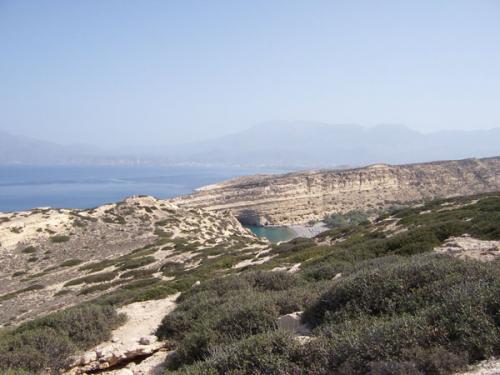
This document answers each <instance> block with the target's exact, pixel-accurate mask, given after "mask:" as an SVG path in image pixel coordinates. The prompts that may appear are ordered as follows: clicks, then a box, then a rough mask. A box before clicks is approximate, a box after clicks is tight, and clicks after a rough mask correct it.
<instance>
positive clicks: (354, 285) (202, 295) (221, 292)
mask: <svg viewBox="0 0 500 375" xmlns="http://www.w3.org/2000/svg"><path fill="white" fill-rule="evenodd" d="M39 215H41V216H39ZM227 215H228V214H227V213H226V214H222V213H221V214H219V213H209V212H206V211H203V210H187V209H185V208H179V207H177V206H175V205H173V204H172V203H170V202H165V201H157V200H155V199H153V198H150V197H140V198H132V199H129V200H127V201H125V202H122V203H119V204H114V205H109V206H105V207H100V208H97V209H95V210H88V211H70V212H66V211H45V212H39V211H33V212H26V213H17V214H9V216H5V215H4V216H2V219H0V220H1V221H2V223H1V224H0V226H1V228H2V230H3V231H2V232H0V239H1V242H2V259H1V260H0V262H1V263H2V266H3V267H2V270H3V273H2V287H3V288H4V289H3V294H1V295H0V299H1V303H2V321H3V322H4V323H6V322H7V320H10V321H11V323H13V324H14V326H13V327H8V326H6V327H5V328H4V329H3V330H2V331H0V368H3V369H4V370H5V371H7V369H10V370H12V371H17V372H11V373H15V374H21V373H22V374H24V373H28V372H20V370H19V369H21V368H23V369H24V370H26V371H32V372H34V373H40V372H43V371H42V370H43V369H45V368H51V371H52V372H54V373H56V372H57V371H56V369H57V368H66V369H67V371H68V373H71V374H77V373H82V372H83V373H88V372H94V371H99V372H100V373H103V374H115V375H119V374H129V375H130V374H136V375H138V374H156V373H161V372H162V371H165V372H164V374H165V375H166V374H171V373H179V374H269V373H273V374H283V375H284V374H304V373H308V374H325V375H326V374H331V373H339V374H366V373H370V374H401V373H405V374H438V373H439V374H451V373H454V372H456V371H460V370H462V369H466V368H467V366H468V365H469V364H476V363H478V362H480V361H482V360H486V359H488V358H490V357H492V356H495V355H499V354H500V321H499V320H498V316H499V315H498V314H499V311H500V310H499V309H500V305H499V304H498V301H500V289H499V286H500V273H499V270H500V268H499V265H500V263H499V262H500V194H499V193H488V194H483V195H477V196H471V197H455V198H450V199H444V200H435V201H431V202H429V203H427V204H425V205H422V204H418V205H415V206H412V207H407V208H404V209H400V210H397V211H386V212H385V213H383V214H381V215H380V216H378V217H377V218H375V219H373V220H372V221H365V222H363V223H361V224H359V225H355V226H349V225H347V226H339V227H337V228H334V229H331V230H330V231H327V232H325V233H322V234H321V235H319V236H317V237H315V238H313V239H296V240H293V241H291V242H288V243H283V244H280V245H270V244H267V243H265V242H261V241H258V240H257V239H256V238H254V237H253V236H252V235H250V234H249V233H248V232H247V231H246V230H244V229H243V228H241V226H239V224H238V223H237V222H236V221H235V220H234V218H233V219H231V216H227ZM80 221H82V223H80ZM77 223H78V224H77ZM53 232H54V233H53ZM85 233H87V234H85ZM12 236H21V237H19V238H18V239H19V241H17V242H16V241H15V240H13V239H12ZM79 239H80V240H81V242H80V240H79ZM92 241H94V242H92ZM134 241H135V242H134ZM28 243H31V244H32V245H31V246H33V248H30V247H29V246H27V245H28ZM114 245H115V246H116V247H114ZM127 246H128V247H127ZM76 252H77V253H78V256H79V257H80V258H79V259H78V260H76V259H75V255H76ZM32 257H36V258H37V259H35V260H31V261H30V260H29V259H30V258H32ZM19 270H23V271H19ZM20 272H21V273H20ZM22 272H27V273H22ZM49 275H50V276H49ZM35 285H38V286H37V287H34V286H35ZM6 286H7V287H6ZM19 288H21V289H19ZM36 289H39V290H36ZM179 292H180V293H181V294H180V296H179V294H178V293H179ZM39 293H40V295H41V297H40V296H39V295H38V294H39ZM66 298H67V299H66ZM141 301H144V302H141ZM71 305H74V306H73V307H70V308H68V306H71ZM60 309H63V310H62V311H59V312H55V313H50V314H49V315H47V316H45V317H40V315H42V316H43V315H45V314H47V313H48V312H49V311H50V310H60ZM172 310H173V311H172ZM162 312H163V316H164V319H163V322H161V324H160V326H159V327H158V329H157V330H156V332H155V331H154V329H155V325H156V324H158V323H159V322H160V321H159V320H157V319H158V318H157V317H158V314H162ZM125 316H126V317H127V318H128V321H125V319H124V317H125ZM161 316H162V315H160V318H161ZM23 320H28V322H24V323H21V324H19V322H20V321H23ZM141 327H142V328H141ZM151 329H153V332H155V333H156V336H151V335H150V332H151V331H150V330H151ZM134 332H136V333H134ZM134 334H135V335H136V336H134ZM131 335H132V336H131ZM137 335H140V336H137ZM143 335H146V336H144V337H143ZM147 335H149V336H147ZM129 345H130V346H129ZM74 354H78V355H77V356H76V357H75V356H72V355H74ZM488 363H489V362H488ZM165 367H166V368H167V369H166V370H163V369H164V368H165ZM145 368H146V370H145ZM153 368H154V369H155V370H153ZM144 371H146V372H144Z"/></svg>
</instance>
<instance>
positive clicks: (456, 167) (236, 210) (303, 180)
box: [174, 157, 500, 225]
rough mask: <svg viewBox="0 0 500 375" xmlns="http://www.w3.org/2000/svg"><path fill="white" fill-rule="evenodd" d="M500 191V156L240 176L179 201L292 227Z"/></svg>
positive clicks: (242, 218)
mask: <svg viewBox="0 0 500 375" xmlns="http://www.w3.org/2000/svg"><path fill="white" fill-rule="evenodd" d="M497 190H500V157H495V158H487V159H466V160H458V161H443V162H433V163H423V164H409V165H383V164H377V165H371V166H368V167H364V168H357V169H350V170H322V171H306V172H298V173H289V174H285V175H274V176H273V175H256V176H249V177H241V178H236V179H233V180H229V181H226V182H222V183H220V184H215V185H210V186H207V187H204V188H201V189H199V190H198V191H197V192H196V193H194V194H192V195H189V196H185V197H180V198H176V199H174V202H175V203H177V204H179V205H180V206H183V207H189V208H206V209H208V210H211V211H225V210H230V211H231V212H232V213H233V214H235V215H236V216H237V217H238V218H239V219H240V221H242V222H244V223H248V224H256V225H267V224H274V225H289V224H298V223H305V222H308V221H310V220H318V219H322V218H323V217H324V216H325V215H326V214H330V213H334V212H339V213H343V212H347V211H350V210H367V209H371V208H384V207H388V206H391V205H394V204H396V203H405V202H412V201H419V200H422V199H432V198H438V197H453V196H461V195H471V194H477V193H483V192H491V191H497Z"/></svg>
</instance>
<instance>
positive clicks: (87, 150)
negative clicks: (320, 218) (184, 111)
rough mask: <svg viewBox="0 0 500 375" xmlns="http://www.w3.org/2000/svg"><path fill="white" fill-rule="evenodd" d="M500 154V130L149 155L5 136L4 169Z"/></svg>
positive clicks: (278, 142) (332, 138)
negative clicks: (9, 166)
mask: <svg viewBox="0 0 500 375" xmlns="http://www.w3.org/2000/svg"><path fill="white" fill-rule="evenodd" d="M496 155H500V128H494V129H489V130H471V131H458V130H450V131H438V132H434V133H429V134H423V133H420V132H417V131H415V130H412V129H409V128H407V127H405V126H401V125H378V126H375V127H371V128H367V127H362V126H358V125H328V124H323V123H315V122H273V123H265V124H260V125H257V126H254V127H252V128H250V129H248V130H245V131H242V132H239V133H235V134H231V135H227V136H223V137H219V138H215V139H211V140H207V141H204V142H197V143H189V144H183V145H177V146H168V147H165V148H155V149H154V151H153V149H150V150H145V151H142V152H134V153H131V152H130V153H128V152H126V151H125V152H121V151H120V152H112V151H106V152H105V151H102V150H99V149H97V148H92V147H89V146H62V145H58V144H55V143H50V142H44V141H39V140H34V139H29V138H25V137H19V136H13V135H10V134H7V133H4V132H0V163H1V164H12V163H22V164H78V163H84V164H113V163H120V164H124V163H130V164H137V163H148V164H196V165H221V166H223V165H242V166H253V167H256V166H263V167H264V166H265V167H290V168H323V167H338V166H344V165H345V166H359V165H366V164H372V163H382V162H383V163H392V164H400V163H412V162H425V161H432V160H447V159H463V158H470V157H478V158H479V157H487V156H496Z"/></svg>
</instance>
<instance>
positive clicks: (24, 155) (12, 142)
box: [0, 131, 100, 164]
mask: <svg viewBox="0 0 500 375" xmlns="http://www.w3.org/2000/svg"><path fill="white" fill-rule="evenodd" d="M99 152H100V151H99V150H98V149H97V148H95V147H93V146H88V145H79V144H75V145H69V146H63V145H60V144H57V143H52V142H47V141H41V140H38V139H33V138H29V137H22V136H17V135H12V134H10V133H7V132H4V131H0V164H65V163H79V162H88V161H91V160H93V158H95V156H96V155H97V154H98V153H99Z"/></svg>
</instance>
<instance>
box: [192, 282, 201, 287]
mask: <svg viewBox="0 0 500 375" xmlns="http://www.w3.org/2000/svg"><path fill="white" fill-rule="evenodd" d="M198 285H201V282H200V280H198V281H197V282H195V283H194V284H193V286H192V287H193V288H194V287H195V286H198Z"/></svg>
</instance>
